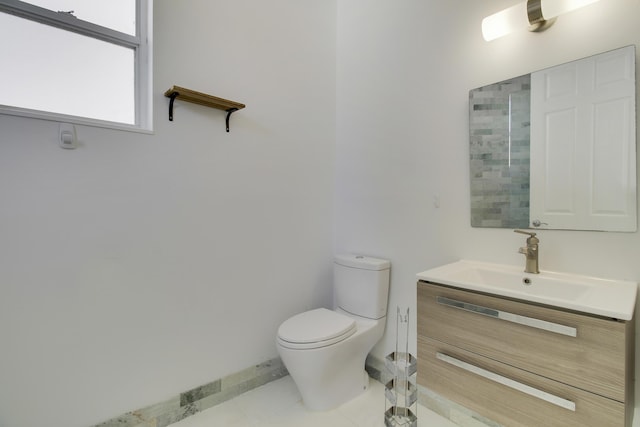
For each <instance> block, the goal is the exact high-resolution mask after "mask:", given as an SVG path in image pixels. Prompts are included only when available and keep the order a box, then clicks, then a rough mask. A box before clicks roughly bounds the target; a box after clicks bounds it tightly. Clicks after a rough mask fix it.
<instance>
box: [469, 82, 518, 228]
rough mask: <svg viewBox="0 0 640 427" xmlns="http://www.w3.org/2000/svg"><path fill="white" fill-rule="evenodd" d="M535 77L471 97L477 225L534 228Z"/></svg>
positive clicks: (473, 211)
mask: <svg viewBox="0 0 640 427" xmlns="http://www.w3.org/2000/svg"><path fill="white" fill-rule="evenodd" d="M530 87H531V76H530V75H529V74H527V75H524V76H520V77H516V78H513V79H510V80H506V81H504V82H500V83H495V84H493V85H488V86H484V87H481V88H478V89H474V90H472V91H470V92H469V110H470V111H469V112H470V114H469V138H470V173H471V225H472V226H473V227H500V228H505V227H506V228H523V227H528V226H529V163H530V162H529V159H530V156H529V145H530V124H531V118H530V117H531V114H530V111H531V108H530V98H531V96H530Z"/></svg>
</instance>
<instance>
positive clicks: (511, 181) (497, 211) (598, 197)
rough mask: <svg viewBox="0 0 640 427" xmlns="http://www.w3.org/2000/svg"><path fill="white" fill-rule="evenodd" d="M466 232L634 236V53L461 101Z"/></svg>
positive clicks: (550, 71)
mask: <svg viewBox="0 0 640 427" xmlns="http://www.w3.org/2000/svg"><path fill="white" fill-rule="evenodd" d="M469 143H470V176H471V225H472V226H473V227H494V228H541V229H569V230H597V231H628V232H632V231H636V229H637V219H636V87H635V46H627V47H624V48H621V49H616V50H613V51H609V52H604V53H602V54H599V55H595V56H591V57H588V58H583V59H580V60H577V61H573V62H569V63H566V64H562V65H558V66H555V67H551V68H547V69H544V70H540V71H536V72H533V73H531V74H526V75H523V76H519V77H514V78H512V79H509V80H505V81H502V82H498V83H494V84H491V85H487V86H483V87H480V88H477V89H473V90H471V91H470V92H469Z"/></svg>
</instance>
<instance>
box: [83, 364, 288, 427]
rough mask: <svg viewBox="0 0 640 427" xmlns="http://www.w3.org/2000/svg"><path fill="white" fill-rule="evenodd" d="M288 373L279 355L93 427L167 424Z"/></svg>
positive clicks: (159, 425)
mask: <svg viewBox="0 0 640 427" xmlns="http://www.w3.org/2000/svg"><path fill="white" fill-rule="evenodd" d="M288 374H289V373H288V372H287V369H286V368H285V366H284V364H283V363H282V360H280V358H275V359H271V360H268V361H266V362H264V363H260V364H259V365H255V366H252V367H250V368H247V369H244V370H242V371H240V372H236V373H234V374H231V375H228V376H226V377H224V378H220V379H217V380H215V381H212V382H210V383H208V384H204V385H202V386H200V387H196V388H194V389H191V390H188V391H185V392H184V393H180V394H179V395H177V396H174V397H173V398H171V399H169V400H166V401H164V402H160V403H157V404H155V405H151V406H148V407H146V408H142V409H138V410H135V411H131V412H127V413H126V414H123V415H120V416H118V417H115V418H112V419H110V420H108V421H105V422H103V423H100V424H96V425H95V426H93V427H167V426H169V425H171V424H173V423H176V422H178V421H180V420H183V419H185V418H187V417H189V416H191V415H194V414H197V413H198V412H200V411H204V410H205V409H209V408H211V407H213V406H215V405H218V404H220V403H222V402H225V401H227V400H229V399H232V398H234V397H236V396H239V395H241V394H242V393H245V392H247V391H249V390H252V389H254V388H256V387H260V386H261V385H264V384H267V383H269V382H271V381H275V380H277V379H279V378H282V377H284V376H286V375H288Z"/></svg>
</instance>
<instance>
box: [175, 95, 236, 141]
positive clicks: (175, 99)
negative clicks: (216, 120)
mask: <svg viewBox="0 0 640 427" xmlns="http://www.w3.org/2000/svg"><path fill="white" fill-rule="evenodd" d="M178 95H179V94H178V92H173V93H172V94H171V95H170V96H169V98H170V99H171V101H169V121H170V122H172V121H173V101H175V100H176V98H177V97H178ZM227 132H228V130H227Z"/></svg>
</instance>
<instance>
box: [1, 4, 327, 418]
mask: <svg viewBox="0 0 640 427" xmlns="http://www.w3.org/2000/svg"><path fill="white" fill-rule="evenodd" d="M335 15H336V4H335V1H322V2H317V1H309V0H307V1H300V0H272V1H270V2H260V1H251V0H237V1H222V0H181V1H179V2H177V1H170V0H156V2H155V64H154V71H155V84H154V88H155V89H154V107H155V114H154V118H155V134H154V135H145V134H136V133H127V132H119V131H111V130H106V129H97V128H89V127H84V126H78V127H77V134H78V138H79V140H80V142H81V146H80V147H79V148H78V149H77V150H74V151H68V150H63V149H61V148H59V147H58V146H57V143H56V134H57V126H58V125H57V124H56V123H52V122H46V121H38V120H32V119H21V118H16V117H6V116H0V224H2V225H1V226H0V426H1V427H36V426H45V425H46V426H51V427H75V426H78V427H82V426H88V425H92V424H94V423H98V422H100V421H104V420H105V419H107V418H110V417H113V416H116V415H119V414H122V413H124V412H125V411H129V410H132V409H136V408H139V407H142V406H145V405H148V404H151V403H156V402H159V401H162V400H163V399H166V398H168V397H170V396H172V395H175V394H177V393H179V392H181V391H185V390H188V389H190V388H192V387H194V386H198V385H201V384H204V383H206V382H208V381H212V380H214V379H216V378H220V377H222V376H224V375H227V374H230V373H232V372H235V371H238V370H241V369H244V368H247V367H249V366H251V365H253V364H256V363H259V362H262V361H265V360H267V359H270V358H273V357H276V356H277V352H276V348H275V334H276V330H277V327H278V325H279V324H280V323H281V322H282V321H283V320H284V319H286V318H287V317H289V316H290V315H292V314H293V313H295V312H299V311H301V310H305V309H308V308H311V307H317V306H319V305H328V304H329V303H330V299H331V292H330V288H329V287H328V286H327V284H328V283H329V280H330V274H331V257H332V250H333V247H332V244H333V243H332V213H333V211H332V192H333V175H334V142H335V33H336V31H335V25H336V19H335ZM174 84H176V85H181V86H185V87H188V88H192V89H195V90H199V91H203V92H208V93H211V94H213V95H216V96H220V97H223V98H228V99H233V100H237V101H240V102H243V103H245V104H247V108H246V109H244V110H241V111H240V112H237V113H235V114H234V115H233V116H232V118H231V132H230V133H229V134H227V133H226V132H225V130H224V118H225V114H224V113H223V112H221V111H218V110H212V109H208V108H204V107H201V106H197V105H193V104H186V103H183V102H180V101H179V100H178V101H176V109H175V121H174V122H169V121H168V120H167V106H168V99H167V98H165V97H164V96H163V95H162V94H163V93H164V91H165V90H166V89H168V88H169V87H170V86H171V85H174Z"/></svg>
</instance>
